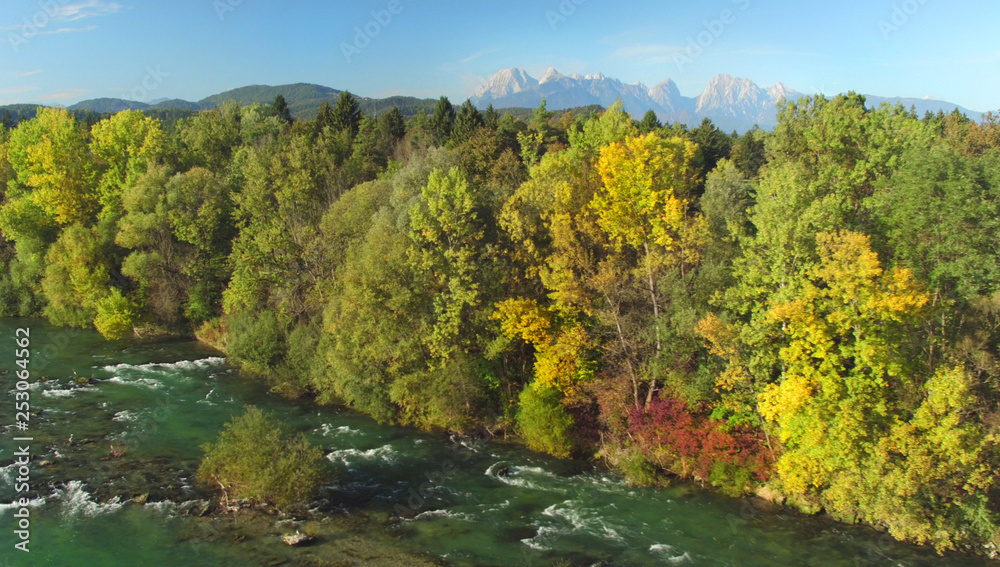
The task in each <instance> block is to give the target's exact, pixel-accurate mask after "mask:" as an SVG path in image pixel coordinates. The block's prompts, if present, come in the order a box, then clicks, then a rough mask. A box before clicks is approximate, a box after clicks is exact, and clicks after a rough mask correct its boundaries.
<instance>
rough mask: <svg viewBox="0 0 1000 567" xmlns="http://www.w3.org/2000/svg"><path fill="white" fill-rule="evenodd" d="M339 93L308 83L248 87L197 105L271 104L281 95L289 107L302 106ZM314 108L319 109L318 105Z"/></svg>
mask: <svg viewBox="0 0 1000 567" xmlns="http://www.w3.org/2000/svg"><path fill="white" fill-rule="evenodd" d="M340 93H341V91H338V90H337V89H331V88H330V87H324V86H322V85H312V84H309V83H295V84H292V85H281V86H277V87H271V86H268V85H250V86H248V87H240V88H238V89H233V90H229V91H226V92H224V93H219V94H217V95H212V96H210V97H206V98H203V99H201V100H200V101H198V104H200V105H201V107H202V108H213V107H216V106H219V105H221V104H223V103H225V102H229V101H233V102H238V103H240V104H243V105H249V104H271V103H272V102H274V99H275V97H277V96H278V95H281V96H283V97H285V100H287V101H288V105H289V106H290V107H291V106H292V105H293V104H299V105H303V104H305V103H307V102H309V101H317V100H318V101H324V100H331V99H332V100H336V99H337V97H338V96H340ZM316 106H317V107H319V104H317V105H316Z"/></svg>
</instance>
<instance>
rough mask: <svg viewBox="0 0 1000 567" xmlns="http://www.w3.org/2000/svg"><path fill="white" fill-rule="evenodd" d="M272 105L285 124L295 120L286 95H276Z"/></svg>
mask: <svg viewBox="0 0 1000 567" xmlns="http://www.w3.org/2000/svg"><path fill="white" fill-rule="evenodd" d="M271 107H272V108H273V109H274V114H275V115H276V116H277V117H278V118H280V119H281V120H282V122H284V123H285V124H291V123H292V122H294V121H295V119H294V118H292V111H291V110H289V109H288V103H287V102H286V101H285V97H284V96H282V95H278V96H276V97H274V104H273V105H271Z"/></svg>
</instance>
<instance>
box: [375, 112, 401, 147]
mask: <svg viewBox="0 0 1000 567" xmlns="http://www.w3.org/2000/svg"><path fill="white" fill-rule="evenodd" d="M378 129H379V134H380V135H381V136H382V138H383V139H384V140H385V144H386V146H387V147H388V148H389V149H392V148H394V147H395V146H396V144H397V143H398V142H399V141H400V140H402V139H403V138H404V137H405V136H406V118H405V117H404V116H403V113H402V112H401V111H400V110H399V107H398V106H393V107H392V108H391V109H389V112H386V113H385V114H383V115H382V116H379V118H378Z"/></svg>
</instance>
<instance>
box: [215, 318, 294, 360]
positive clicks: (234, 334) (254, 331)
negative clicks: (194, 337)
mask: <svg viewBox="0 0 1000 567" xmlns="http://www.w3.org/2000/svg"><path fill="white" fill-rule="evenodd" d="M227 325H228V327H229V343H228V351H227V352H226V354H228V355H229V356H231V357H233V358H235V359H237V360H239V361H240V362H243V363H245V364H248V365H249V366H250V369H251V370H256V371H258V372H266V371H268V370H269V369H271V368H272V367H274V366H275V365H276V364H278V363H279V362H280V361H281V359H282V358H283V357H284V355H285V345H284V341H283V337H282V333H281V328H280V327H279V325H278V318H277V317H275V315H274V312H273V311H271V310H265V311H263V312H261V313H260V314H259V315H257V316H256V317H255V316H254V314H252V313H248V312H243V313H238V314H236V315H233V316H232V317H229V319H228V321H227Z"/></svg>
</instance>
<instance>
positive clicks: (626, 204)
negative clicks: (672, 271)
mask: <svg viewBox="0 0 1000 567" xmlns="http://www.w3.org/2000/svg"><path fill="white" fill-rule="evenodd" d="M696 152H697V146H695V145H694V144H693V143H691V142H687V141H684V140H682V139H680V138H674V139H671V140H663V139H661V138H660V137H659V136H657V135H656V134H647V135H645V136H641V137H638V138H628V139H627V140H626V141H625V142H624V143H617V142H616V143H612V144H611V145H609V146H607V147H605V148H603V149H602V150H601V157H600V159H599V160H598V163H597V169H598V171H599V173H600V175H601V178H602V180H603V181H604V187H603V189H602V190H601V191H599V192H598V193H597V194H596V195H595V196H594V200H593V201H592V202H591V204H590V207H591V208H592V209H593V210H594V212H595V213H596V215H597V222H598V224H599V225H600V227H601V228H602V229H603V230H604V232H605V233H607V235H608V237H609V239H610V241H611V243H612V245H613V246H614V248H615V249H616V250H617V251H619V252H620V251H621V250H622V248H623V247H625V246H628V247H630V248H632V249H634V250H635V251H637V252H638V253H639V254H640V255H641V256H642V258H643V266H642V267H641V268H638V270H639V271H640V272H641V273H642V274H643V282H642V284H641V285H642V287H643V288H644V289H645V293H646V294H648V296H649V306H650V308H651V311H652V325H653V327H654V330H655V336H656V338H655V348H656V354H655V355H654V356H656V357H658V356H659V355H660V354H661V352H662V351H663V341H662V330H661V327H660V325H661V321H660V312H661V302H662V300H661V298H660V295H659V292H658V290H657V283H656V282H657V279H658V274H659V272H660V270H661V269H662V268H663V267H665V266H666V267H671V268H678V269H679V270H680V273H681V278H682V279H683V278H684V274H685V270H687V269H688V267H689V266H691V265H694V264H696V263H697V261H698V248H699V246H700V245H701V241H702V239H703V238H704V235H703V231H704V221H703V219H701V218H700V217H699V216H698V215H694V214H691V213H690V212H689V211H688V206H687V198H688V196H689V195H691V193H692V192H693V189H694V187H695V183H696V178H697V177H696V173H695V171H694V167H693V165H692V161H693V159H694V157H695V155H696ZM653 368H654V370H653V376H652V381H651V384H650V387H649V390H648V394H647V399H651V398H652V392H653V391H654V390H655V389H656V386H657V373H656V371H655V368H656V367H655V365H654V367H653ZM635 402H636V404H638V403H639V400H638V398H636V400H635Z"/></svg>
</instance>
